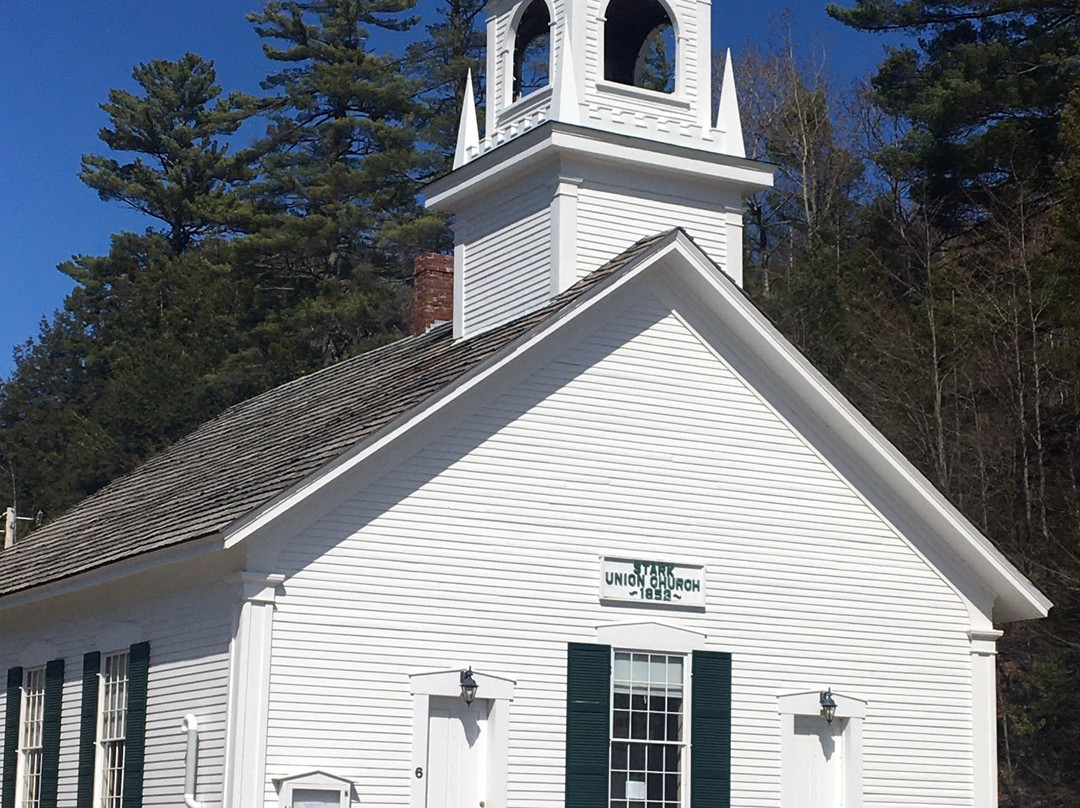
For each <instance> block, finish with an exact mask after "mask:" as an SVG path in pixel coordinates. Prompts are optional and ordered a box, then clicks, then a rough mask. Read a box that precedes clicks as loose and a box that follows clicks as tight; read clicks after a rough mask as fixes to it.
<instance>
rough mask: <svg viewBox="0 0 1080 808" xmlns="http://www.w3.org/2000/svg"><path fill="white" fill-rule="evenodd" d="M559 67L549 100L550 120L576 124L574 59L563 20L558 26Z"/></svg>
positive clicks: (568, 28)
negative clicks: (560, 34) (559, 33)
mask: <svg viewBox="0 0 1080 808" xmlns="http://www.w3.org/2000/svg"><path fill="white" fill-rule="evenodd" d="M560 28H561V30H562V36H560V37H559V65H558V68H557V69H558V74H557V77H556V84H555V90H554V97H553V98H552V99H551V119H552V120H553V121H562V122H563V123H578V117H579V116H578V97H577V75H576V74H575V72H574V57H573V54H572V53H571V52H570V25H569V23H568V21H567V20H563V22H562V24H561V25H560Z"/></svg>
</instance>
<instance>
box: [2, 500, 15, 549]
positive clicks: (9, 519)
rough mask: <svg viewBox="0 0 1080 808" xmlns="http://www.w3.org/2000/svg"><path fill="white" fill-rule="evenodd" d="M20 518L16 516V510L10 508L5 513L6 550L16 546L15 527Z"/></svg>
mask: <svg viewBox="0 0 1080 808" xmlns="http://www.w3.org/2000/svg"><path fill="white" fill-rule="evenodd" d="M17 519H18V517H16V516H15V509H14V508H8V509H7V510H5V511H4V549H5V550H6V549H7V548H9V547H11V546H12V545H14V544H15V525H16V523H17V521H16V520H17Z"/></svg>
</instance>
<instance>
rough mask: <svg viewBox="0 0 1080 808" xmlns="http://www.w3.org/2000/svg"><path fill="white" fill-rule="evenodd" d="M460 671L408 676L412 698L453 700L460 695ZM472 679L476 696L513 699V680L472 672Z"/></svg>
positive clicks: (456, 669) (481, 672)
mask: <svg viewBox="0 0 1080 808" xmlns="http://www.w3.org/2000/svg"><path fill="white" fill-rule="evenodd" d="M461 670H462V669H459V668H453V669H452V670H448V671H432V672H430V673H414V674H411V675H410V676H409V686H410V692H411V693H412V695H414V696H447V697H450V698H453V697H455V696H460V695H461ZM472 675H473V679H475V680H476V696H477V698H484V699H512V698H513V697H514V685H516V684H517V682H515V681H514V680H513V679H507V678H505V677H502V676H493V675H492V674H490V673H484V672H483V671H478V670H473V672H472Z"/></svg>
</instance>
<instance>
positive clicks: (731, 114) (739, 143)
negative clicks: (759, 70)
mask: <svg viewBox="0 0 1080 808" xmlns="http://www.w3.org/2000/svg"><path fill="white" fill-rule="evenodd" d="M716 128H717V129H719V130H720V132H721V136H720V148H721V151H723V153H724V154H730V155H731V156H732V157H746V143H745V142H743V132H742V117H741V116H740V115H739V98H738V96H737V95H736V93H735V72H734V71H733V70H732V69H731V48H728V51H727V58H726V59H725V61H724V83H723V85H721V89H720V109H718V110H717V112H716Z"/></svg>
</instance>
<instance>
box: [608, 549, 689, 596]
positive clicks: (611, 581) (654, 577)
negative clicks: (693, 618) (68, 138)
mask: <svg viewBox="0 0 1080 808" xmlns="http://www.w3.org/2000/svg"><path fill="white" fill-rule="evenodd" d="M600 599H601V600H610V601H618V602H620V603H660V604H666V605H669V606H695V607H700V606H704V605H705V568H704V567H702V566H693V565H690V564H673V563H671V562H668V561H643V560H641V559H632V558H607V557H606V556H605V557H604V558H602V559H600Z"/></svg>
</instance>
